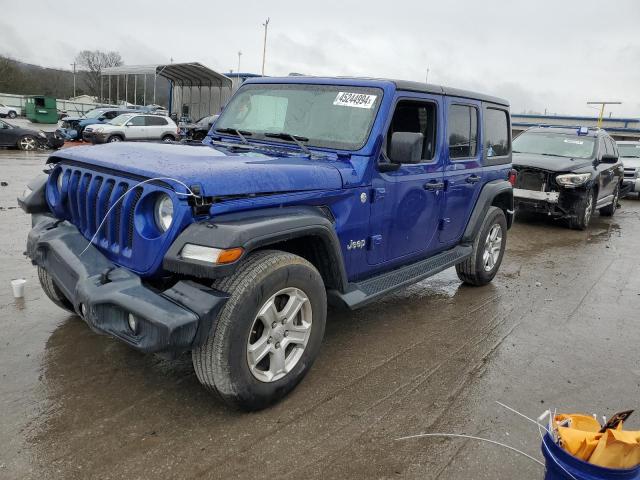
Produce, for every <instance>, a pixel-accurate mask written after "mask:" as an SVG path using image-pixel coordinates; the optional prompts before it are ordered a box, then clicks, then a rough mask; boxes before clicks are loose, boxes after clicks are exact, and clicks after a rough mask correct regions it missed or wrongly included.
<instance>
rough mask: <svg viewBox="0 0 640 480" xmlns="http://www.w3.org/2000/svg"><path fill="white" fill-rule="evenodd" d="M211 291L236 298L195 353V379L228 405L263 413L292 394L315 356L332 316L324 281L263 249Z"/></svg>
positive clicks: (293, 259) (288, 257) (287, 256)
mask: <svg viewBox="0 0 640 480" xmlns="http://www.w3.org/2000/svg"><path fill="white" fill-rule="evenodd" d="M214 287H215V288H217V289H219V290H221V291H224V292H228V293H229V294H230V295H231V296H230V298H229V300H228V301H227V303H226V304H225V306H224V308H223V309H222V312H221V313H220V315H219V317H218V322H217V324H216V326H215V330H214V331H212V332H211V333H210V334H209V337H208V338H207V340H206V341H205V342H204V344H203V345H201V346H199V347H197V348H195V349H194V350H193V352H192V359H193V365H194V368H195V371H196V375H197V377H198V379H199V380H200V382H201V383H202V384H203V385H204V386H205V387H206V388H207V389H209V390H211V391H212V392H214V393H216V394H217V395H218V396H220V397H221V398H222V399H223V400H224V401H225V402H226V403H228V404H229V405H231V406H234V407H238V408H242V409H244V410H259V409H262V408H265V407H267V406H268V405H270V404H272V403H274V402H276V401H278V400H279V399H281V398H282V397H284V396H285V395H286V394H287V393H289V392H290V391H291V390H293V388H294V387H295V386H296V385H297V384H298V382H300V380H302V378H303V377H304V376H305V375H306V373H307V372H308V371H309V369H310V368H311V365H312V364H313V361H314V360H315V358H316V356H317V354H318V351H319V349H320V343H321V341H322V337H323V335H324V327H325V320H326V316H327V299H326V292H325V288H324V284H323V282H322V277H321V276H320V274H319V273H318V271H317V270H316V269H315V267H314V266H313V265H311V264H310V263H309V262H308V261H306V260H305V259H303V258H301V257H299V256H297V255H293V254H291V253H286V252H280V251H275V250H263V251H260V252H256V253H254V254H251V255H250V256H249V257H247V258H246V259H245V261H244V262H243V264H241V265H240V266H239V268H238V270H237V271H236V272H235V273H234V274H233V275H231V276H229V277H225V278H223V279H221V280H218V281H216V283H215V284H214Z"/></svg>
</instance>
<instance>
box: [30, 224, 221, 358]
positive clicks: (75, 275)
mask: <svg viewBox="0 0 640 480" xmlns="http://www.w3.org/2000/svg"><path fill="white" fill-rule="evenodd" d="M33 225H34V226H33V229H32V230H31V232H30V233H29V237H28V240H27V252H26V253H27V255H28V256H29V258H31V260H32V262H33V263H34V264H35V265H38V266H40V267H42V268H44V269H45V270H46V271H47V272H48V273H49V275H51V276H52V277H53V279H54V281H55V283H56V284H57V286H58V287H59V288H60V289H61V290H62V292H63V293H64V294H65V296H66V297H67V298H68V299H69V301H70V302H71V303H72V305H73V307H74V309H75V310H76V312H77V313H78V315H80V316H81V317H82V318H83V319H84V321H85V322H86V323H87V324H88V325H89V326H90V327H91V328H92V329H93V330H95V331H97V332H99V333H103V334H108V335H111V336H113V337H116V338H118V339H119V340H122V341H123V342H125V343H126V344H128V345H129V346H131V347H133V348H135V349H137V350H140V351H142V352H154V353H161V354H165V355H167V356H173V355H175V354H176V353H179V352H182V351H186V350H190V349H192V348H193V347H194V346H197V345H199V344H201V343H202V342H203V341H204V340H205V339H206V338H207V336H208V334H209V332H210V331H211V330H212V328H213V327H214V326H215V322H216V321H217V317H218V313H219V312H220V310H221V309H222V307H223V305H224V304H225V302H226V300H227V298H228V295H227V294H225V293H223V292H219V291H217V290H214V289H211V288H208V287H206V286H203V285H200V284H198V283H195V282H191V281H179V282H177V283H176V284H175V285H173V287H171V288H169V289H167V290H164V291H158V290H155V289H153V288H151V287H149V286H147V285H145V284H143V282H142V280H141V278H140V277H139V276H137V275H136V274H134V273H132V272H131V271H129V270H127V269H125V268H121V267H118V266H117V265H115V264H114V263H112V262H111V261H110V260H108V259H107V258H106V257H105V256H104V255H103V254H102V253H101V252H100V251H99V250H98V249H97V248H96V247H94V246H93V244H90V243H89V242H88V241H87V240H86V239H85V238H84V236H82V234H81V233H80V232H79V231H78V230H77V228H76V227H74V226H73V225H72V224H70V223H69V222H66V221H60V220H58V219H56V218H53V217H51V216H49V215H46V214H36V215H33ZM130 315H133V318H134V319H135V322H134V323H135V325H136V328H135V330H134V329H132V327H131V326H130V322H129V318H130Z"/></svg>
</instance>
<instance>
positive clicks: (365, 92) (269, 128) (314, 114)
mask: <svg viewBox="0 0 640 480" xmlns="http://www.w3.org/2000/svg"><path fill="white" fill-rule="evenodd" d="M381 100H382V90H380V89H378V88H363V87H344V86H329V85H302V84H295V85H294V84H291V85H289V84H286V85H285V84H283V85H277V84H273V85H271V84H260V85H246V86H245V87H243V88H242V89H241V90H240V91H239V92H238V93H237V94H236V95H235V96H234V97H233V98H232V99H231V101H230V102H229V105H228V106H227V107H226V108H225V109H224V111H223V112H222V114H221V115H220V118H219V119H218V120H217V122H216V130H225V129H236V130H240V131H242V132H243V133H245V132H250V134H251V138H253V139H255V138H258V139H261V140H262V139H269V140H270V141H273V137H269V135H264V134H265V133H271V134H273V133H286V134H290V135H295V136H296V137H298V138H299V139H300V140H301V141H303V142H304V143H305V144H306V145H309V146H316V147H327V148H336V149H344V150H358V149H360V148H361V147H362V146H363V145H364V144H365V142H366V141H367V137H368V136H369V131H370V130H371V126H372V125H373V121H374V119H375V116H376V113H377V111H378V107H379V105H380V102H381ZM284 140H285V141H286V139H284Z"/></svg>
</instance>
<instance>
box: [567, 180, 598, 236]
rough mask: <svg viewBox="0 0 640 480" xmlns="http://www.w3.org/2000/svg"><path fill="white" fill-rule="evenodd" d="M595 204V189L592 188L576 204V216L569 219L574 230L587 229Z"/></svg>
mask: <svg viewBox="0 0 640 480" xmlns="http://www.w3.org/2000/svg"><path fill="white" fill-rule="evenodd" d="M595 205H596V199H595V191H594V190H593V189H591V188H590V189H589V190H587V191H586V192H585V194H584V196H583V197H582V198H581V199H580V200H579V201H578V203H577V204H576V208H575V216H574V217H573V218H571V220H570V221H569V227H571V228H573V229H574V230H585V229H586V228H587V227H588V226H589V223H590V222H591V218H592V217H593V211H594V210H595Z"/></svg>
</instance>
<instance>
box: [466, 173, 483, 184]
mask: <svg viewBox="0 0 640 480" xmlns="http://www.w3.org/2000/svg"><path fill="white" fill-rule="evenodd" d="M465 181H466V182H467V183H478V182H479V181H480V177H479V176H478V175H475V174H474V175H471V176H469V177H467V179H466V180H465Z"/></svg>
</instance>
